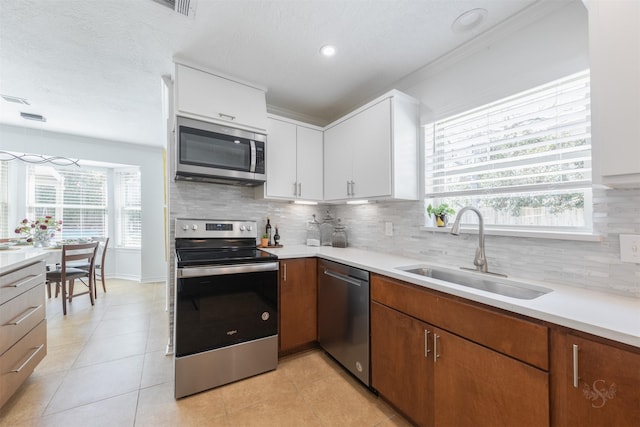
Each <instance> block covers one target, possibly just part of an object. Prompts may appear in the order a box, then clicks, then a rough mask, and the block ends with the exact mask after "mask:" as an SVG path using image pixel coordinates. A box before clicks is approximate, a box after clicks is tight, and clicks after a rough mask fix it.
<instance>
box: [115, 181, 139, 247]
mask: <svg viewBox="0 0 640 427" xmlns="http://www.w3.org/2000/svg"><path fill="white" fill-rule="evenodd" d="M115 185H116V210H117V214H116V215H117V222H118V225H117V244H118V246H121V247H129V248H140V247H141V242H142V203H141V191H140V171H139V170H129V169H128V170H116V172H115Z"/></svg>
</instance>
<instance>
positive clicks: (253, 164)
mask: <svg viewBox="0 0 640 427" xmlns="http://www.w3.org/2000/svg"><path fill="white" fill-rule="evenodd" d="M249 143H250V144H251V167H250V168H249V172H255V171H256V142H255V141H254V140H250V141H249Z"/></svg>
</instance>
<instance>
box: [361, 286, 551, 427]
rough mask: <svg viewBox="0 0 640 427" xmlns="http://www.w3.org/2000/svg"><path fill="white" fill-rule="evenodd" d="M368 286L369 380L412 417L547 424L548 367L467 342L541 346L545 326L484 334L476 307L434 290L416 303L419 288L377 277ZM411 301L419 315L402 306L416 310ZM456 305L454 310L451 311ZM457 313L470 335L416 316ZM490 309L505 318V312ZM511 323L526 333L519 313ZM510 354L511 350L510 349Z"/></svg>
mask: <svg viewBox="0 0 640 427" xmlns="http://www.w3.org/2000/svg"><path fill="white" fill-rule="evenodd" d="M371 289H372V291H371V292H372V300H373V301H372V303H371V367H372V368H371V369H372V372H371V374H372V386H373V387H374V388H375V389H376V390H377V391H378V392H379V393H380V395H381V396H382V397H384V398H385V399H387V400H388V401H389V402H391V403H392V404H393V405H394V406H395V407H397V408H398V409H399V410H400V411H401V412H403V413H404V414H405V415H406V416H407V417H409V418H410V419H411V420H412V421H413V422H415V423H416V424H417V425H419V426H438V427H439V426H482V425H484V426H548V425H549V422H550V412H549V373H548V372H547V371H546V370H544V369H540V368H538V367H534V366H532V365H531V364H529V363H525V362H523V361H521V360H518V359H516V358H514V357H512V356H510V355H506V354H503V353H502V352H499V351H496V350H494V349H492V348H491V347H488V346H486V345H481V344H479V343H477V342H474V341H473V340H472V339H474V338H476V339H478V340H483V341H489V342H492V341H496V342H500V345H499V346H498V347H500V348H502V347H504V348H507V349H508V351H512V350H511V348H510V347H517V346H518V342H519V341H523V342H524V341H531V340H532V339H533V340H534V341H535V340H538V339H539V343H538V344H539V345H541V346H543V347H544V348H545V349H546V348H547V347H546V346H547V335H546V329H547V328H546V327H544V326H540V325H534V326H536V327H538V326H539V328H540V331H539V334H538V335H539V337H537V336H536V335H530V336H523V337H522V338H520V339H518V331H517V330H516V331H511V332H510V333H509V334H505V337H508V336H512V337H515V338H514V339H513V340H508V339H500V337H489V336H488V335H487V333H486V331H485V330H483V329H484V328H485V326H486V325H485V324H483V323H482V322H478V321H477V320H474V318H473V315H474V313H475V314H477V315H478V316H479V318H483V319H485V320H487V321H488V322H491V320H490V319H489V318H488V317H487V316H488V314H487V312H486V311H484V310H483V309H479V308H476V307H473V306H469V305H466V304H463V303H459V302H457V301H455V300H451V299H448V298H443V297H442V296H439V295H438V296H435V297H434V298H427V299H425V300H423V301H421V297H422V295H421V294H422V293H425V294H427V293H429V292H428V291H427V290H420V289H416V288H413V287H412V286H406V285H405V284H403V283H402V282H398V281H395V280H393V279H389V278H384V277H380V276H373V277H372V279H371ZM403 295H404V297H403ZM431 296H434V295H431ZM376 298H379V301H376ZM416 302H418V303H423V304H424V305H423V306H422V311H423V312H424V313H425V315H424V318H422V319H416V318H415V317H413V316H410V315H408V314H406V313H404V312H403V311H402V309H403V307H407V310H412V311H413V310H415V311H419V310H417V309H416V308H415V307H416ZM389 304H391V305H392V306H391V307H390V306H389ZM452 304H453V305H452ZM457 304H459V308H460V310H456V309H455V308H456V305H457ZM430 305H431V306H430ZM439 307H440V308H439ZM441 307H446V309H447V310H451V311H446V312H445V311H443V310H441ZM474 310H477V311H474ZM433 313H437V316H434V315H433ZM461 313H464V315H465V317H466V319H464V323H465V324H471V325H475V328H477V329H478V331H479V332H478V333H477V334H475V333H474V332H473V330H471V329H466V327H465V329H464V331H465V333H468V334H469V335H470V336H469V337H463V336H459V335H457V334H456V331H455V330H454V331H448V330H444V329H442V328H440V327H438V325H433V324H431V323H427V322H425V321H423V320H424V319H425V318H426V319H429V320H431V318H432V316H433V318H434V319H438V318H442V320H443V323H445V324H447V323H451V324H455V323H456V322H453V321H452V322H447V319H446V318H447V317H452V316H456V317H460V315H461ZM495 315H496V316H503V317H504V318H503V322H502V323H503V324H504V323H506V324H509V321H510V319H511V318H510V317H509V316H505V315H504V314H502V313H495ZM436 321H437V320H436ZM436 321H434V323H436ZM514 321H516V322H515V323H513V325H514V326H513V327H518V326H523V327H524V328H525V329H524V330H525V331H529V329H527V328H528V325H526V324H522V323H521V322H522V320H521V319H515V318H514ZM533 331H536V329H533ZM476 335H477V336H476ZM467 338H469V339H467ZM523 345H525V344H523ZM526 345H529V343H527V344H526ZM545 351H546V350H545ZM513 352H514V353H516V354H518V353H519V351H518V349H515V348H514V349H513Z"/></svg>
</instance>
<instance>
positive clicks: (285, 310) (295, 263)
mask: <svg viewBox="0 0 640 427" xmlns="http://www.w3.org/2000/svg"><path fill="white" fill-rule="evenodd" d="M316 266H317V262H316V258H296V259H284V260H280V320H279V321H280V330H279V333H278V335H279V352H280V353H281V354H283V353H287V352H291V351H292V350H295V349H299V348H302V347H304V346H307V345H311V344H312V343H314V342H315V341H317V336H318V334H317V290H318V279H317V274H316Z"/></svg>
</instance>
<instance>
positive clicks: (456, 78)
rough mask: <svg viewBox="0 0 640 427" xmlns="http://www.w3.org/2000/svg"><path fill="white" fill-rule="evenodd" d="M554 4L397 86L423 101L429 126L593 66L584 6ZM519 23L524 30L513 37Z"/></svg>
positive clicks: (447, 57) (485, 37)
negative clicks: (432, 122) (590, 58)
mask: <svg viewBox="0 0 640 427" xmlns="http://www.w3.org/2000/svg"><path fill="white" fill-rule="evenodd" d="M542 6H545V7H542ZM550 6H551V7H553V6H554V5H553V3H552V4H551V5H550ZM550 6H549V5H541V6H540V10H539V11H538V12H536V13H534V12H530V13H529V14H528V15H526V16H522V17H520V18H514V22H512V23H511V24H510V25H509V26H507V27H506V28H503V29H502V30H496V31H494V32H491V33H490V34H488V35H485V36H484V37H479V38H478V39H476V40H475V41H474V42H473V43H471V44H468V45H466V46H464V47H462V48H461V49H459V50H458V51H456V52H453V53H451V54H449V55H447V56H445V57H443V58H441V59H440V60H438V61H437V62H435V63H433V64H430V65H429V66H427V67H425V68H423V69H421V70H419V71H417V72H415V73H413V74H412V75H410V76H408V77H407V78H405V79H403V80H401V81H400V82H398V84H397V85H396V87H397V88H398V89H401V90H402V91H404V92H406V93H408V94H409V95H411V96H413V97H415V98H416V99H419V100H420V101H421V102H422V108H421V112H422V123H423V124H425V123H427V122H428V121H433V120H437V119H441V118H444V117H447V116H450V115H452V114H456V113H459V112H462V111H465V110H468V109H471V108H474V107H477V106H480V105H483V104H486V103H489V102H491V101H495V100H497V99H500V98H503V97H505V96H509V95H512V94H514V93H517V92H520V91H523V90H526V89H529V88H531V87H534V86H537V85H540V84H543V83H547V82H549V81H552V80H555V79H558V78H560V77H564V76H566V75H569V74H572V73H575V72H578V71H581V70H585V69H587V68H589V52H588V43H589V40H588V39H589V36H588V22H587V21H588V15H587V11H586V9H585V8H584V6H583V4H582V3H581V2H580V1H577V0H576V1H575V2H573V3H570V4H569V5H567V6H565V7H563V8H561V9H558V10H551V11H549V10H548V9H547V8H548V7H550ZM545 14H547V15H545ZM540 15H542V16H540ZM531 21H533V22H531ZM518 22H522V23H526V24H525V25H526V26H525V27H524V28H523V29H520V30H518V31H517V32H515V33H512V32H511V31H512V30H511V27H513V26H515V25H517V23H518Z"/></svg>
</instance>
